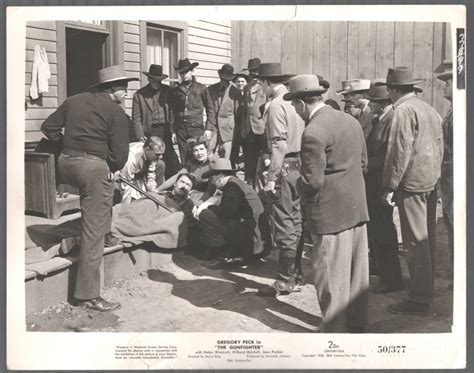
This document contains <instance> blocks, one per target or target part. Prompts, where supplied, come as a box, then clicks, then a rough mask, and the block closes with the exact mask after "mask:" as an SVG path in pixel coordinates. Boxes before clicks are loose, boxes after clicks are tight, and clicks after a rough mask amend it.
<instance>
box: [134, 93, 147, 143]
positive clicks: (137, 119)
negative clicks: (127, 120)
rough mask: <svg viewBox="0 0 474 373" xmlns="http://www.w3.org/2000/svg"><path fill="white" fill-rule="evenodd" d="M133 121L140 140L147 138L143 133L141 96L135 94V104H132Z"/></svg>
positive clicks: (136, 134)
mask: <svg viewBox="0 0 474 373" xmlns="http://www.w3.org/2000/svg"><path fill="white" fill-rule="evenodd" d="M132 121H133V129H134V131H135V136H136V138H137V139H138V140H142V139H144V138H145V134H144V132H143V126H142V112H141V109H140V98H139V94H138V93H135V94H134V95H133V102H132Z"/></svg>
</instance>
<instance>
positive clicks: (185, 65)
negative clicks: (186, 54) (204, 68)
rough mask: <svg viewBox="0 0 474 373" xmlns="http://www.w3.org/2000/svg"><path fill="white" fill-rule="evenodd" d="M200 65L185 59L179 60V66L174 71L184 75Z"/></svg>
mask: <svg viewBox="0 0 474 373" xmlns="http://www.w3.org/2000/svg"><path fill="white" fill-rule="evenodd" d="M198 65H199V62H193V63H191V61H189V59H188V58H185V59H183V60H179V61H178V65H177V66H175V67H174V69H175V70H176V71H177V72H178V73H184V72H186V71H189V70H192V69H194V68H195V67H196V66H198Z"/></svg>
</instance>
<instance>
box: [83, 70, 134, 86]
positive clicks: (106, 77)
mask: <svg viewBox="0 0 474 373" xmlns="http://www.w3.org/2000/svg"><path fill="white" fill-rule="evenodd" d="M97 76H98V78H99V82H98V83H96V84H93V85H91V86H90V87H89V88H95V87H97V88H98V87H101V86H103V85H104V84H109V83H113V82H118V81H125V82H127V83H128V82H131V81H138V80H140V79H138V78H129V77H128V76H127V74H125V69H124V68H123V66H122V65H114V66H110V67H105V68H103V69H100V70H99V71H98V72H97Z"/></svg>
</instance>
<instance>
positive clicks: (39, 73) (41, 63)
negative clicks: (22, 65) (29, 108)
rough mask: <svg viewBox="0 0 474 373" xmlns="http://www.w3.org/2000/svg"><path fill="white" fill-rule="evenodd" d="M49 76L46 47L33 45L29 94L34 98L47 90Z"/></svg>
mask: <svg viewBox="0 0 474 373" xmlns="http://www.w3.org/2000/svg"><path fill="white" fill-rule="evenodd" d="M50 77H51V71H50V69H49V63H48V55H47V54H46V49H44V47H42V46H41V45H40V44H37V45H36V46H35V52H34V55H33V69H32V71H31V85H30V96H31V98H32V99H33V100H36V99H37V98H38V97H39V95H40V94H42V93H44V92H48V91H49V83H48V80H49V78H50Z"/></svg>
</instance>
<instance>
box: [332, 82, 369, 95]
mask: <svg viewBox="0 0 474 373" xmlns="http://www.w3.org/2000/svg"><path fill="white" fill-rule="evenodd" d="M369 89H370V80H369V79H351V80H343V81H342V89H340V90H339V91H336V95H345V94H347V93H355V92H362V91H368V90H369Z"/></svg>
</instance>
